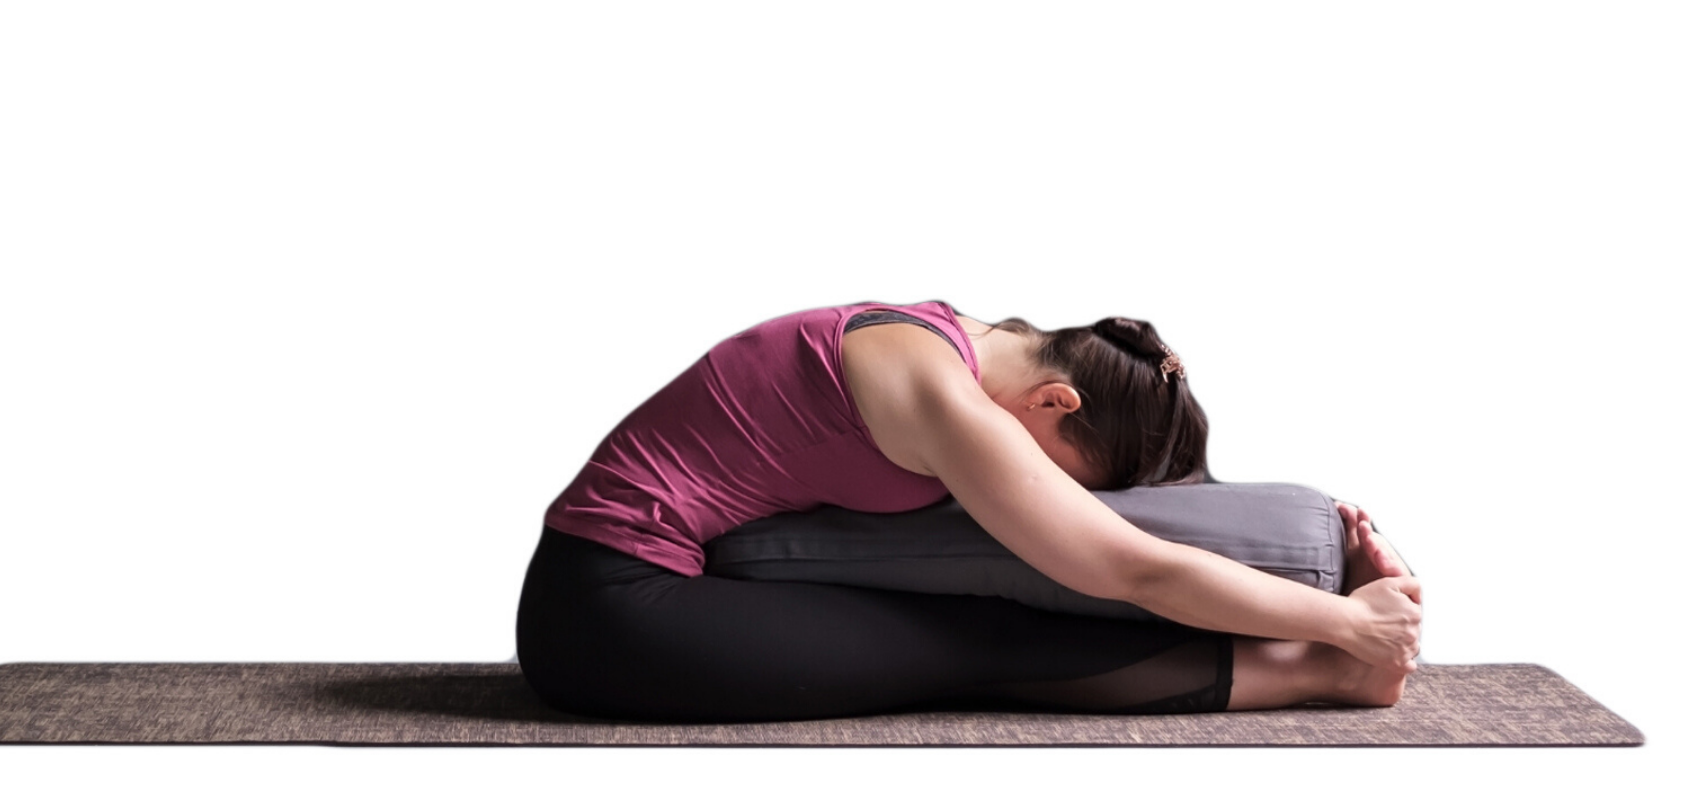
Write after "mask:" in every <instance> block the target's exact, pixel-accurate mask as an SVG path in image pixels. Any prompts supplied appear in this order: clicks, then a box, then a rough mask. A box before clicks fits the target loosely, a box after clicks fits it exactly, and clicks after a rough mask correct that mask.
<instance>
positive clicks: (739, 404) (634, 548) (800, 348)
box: [544, 300, 980, 576]
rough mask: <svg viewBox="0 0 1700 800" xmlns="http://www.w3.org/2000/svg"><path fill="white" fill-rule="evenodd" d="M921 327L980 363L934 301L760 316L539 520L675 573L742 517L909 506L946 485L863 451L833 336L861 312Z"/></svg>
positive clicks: (867, 447) (606, 450) (640, 415)
mask: <svg viewBox="0 0 1700 800" xmlns="http://www.w3.org/2000/svg"><path fill="white" fill-rule="evenodd" d="M882 309H883V310H894V311H900V312H902V313H905V314H909V315H912V316H915V317H918V318H920V319H923V320H926V321H927V322H929V323H932V324H933V325H934V326H936V327H937V328H938V329H939V330H940V331H942V332H943V333H944V334H945V336H946V337H947V338H949V339H950V341H951V344H953V345H955V346H956V349H957V352H958V353H960V354H961V355H962V357H963V360H964V361H965V362H966V363H967V365H968V369H969V370H970V371H971V372H972V373H973V375H974V380H976V381H978V380H980V362H979V359H978V358H977V357H976V356H975V355H974V347H973V346H972V345H971V344H969V342H968V335H967V333H966V332H964V331H963V329H962V326H961V324H959V323H958V322H957V321H956V316H955V310H954V309H953V308H951V306H950V305H949V304H947V303H945V302H943V301H939V300H932V301H928V302H924V303H916V304H913V305H890V304H885V303H873V302H867V303H857V304H854V305H848V306H836V307H832V308H816V309H811V310H808V311H801V312H797V313H794V314H788V315H786V316H783V317H778V318H775V319H771V320H768V321H767V322H763V323H761V324H759V325H756V326H755V327H753V328H750V329H748V330H745V331H744V332H742V333H739V334H737V335H735V336H733V337H731V338H729V339H727V340H725V341H723V342H721V343H719V344H717V345H715V346H714V347H713V348H712V349H710V350H709V351H708V353H707V354H706V355H704V356H703V357H702V358H700V359H698V360H697V362H696V363H694V364H692V365H691V366H690V367H689V368H688V369H686V370H685V371H684V372H683V373H682V374H680V375H679V376H678V377H677V378H674V379H673V381H672V382H671V383H669V384H667V385H666V386H665V387H663V388H662V389H661V391H659V392H656V393H655V395H654V396H653V397H651V398H649V399H648V400H646V401H644V402H643V404H642V405H640V406H638V407H637V409H636V410H634V411H633V412H631V413H630V414H628V415H627V416H626V418H625V419H623V420H621V421H620V424H619V425H617V426H615V428H614V430H613V432H611V433H609V434H608V436H607V438H605V439H603V440H602V443H601V444H600V445H598V446H597V448H596V451H595V452H594V453H593V454H592V455H591V457H590V463H588V464H586V465H585V466H584V469H582V470H581V471H580V472H579V474H578V477H576V478H574V479H573V482H572V483H571V484H569V485H568V486H567V488H566V489H565V490H563V491H562V492H561V494H560V496H559V497H557V498H556V499H555V501H554V502H553V503H551V504H550V506H549V510H548V512H547V513H546V514H545V515H544V523H545V524H546V525H547V526H548V527H551V528H554V529H556V530H559V531H564V532H566V533H570V534H574V535H577V536H582V537H584V538H586V539H590V540H592V541H595V542H600V543H602V544H604V545H607V546H609V547H612V548H614V549H615V550H619V551H621V552H624V553H627V554H629V555H632V556H635V557H637V558H640V559H643V560H645V561H648V562H650V563H652V564H656V565H659V566H662V567H666V568H668V569H670V570H673V571H675V572H679V573H682V574H684V575H690V576H695V575H701V574H702V567H703V550H702V545H703V543H704V542H707V541H708V540H710V539H713V538H714V537H716V536H719V535H720V534H722V533H725V532H726V531H729V530H731V529H732V528H735V527H737V526H739V525H742V524H743V523H745V522H749V521H750V520H754V519H760V518H762V517H767V516H772V515H774V514H778V513H780V512H784V511H804V510H808V509H810V508H814V507H816V506H819V505H822V504H832V505H837V506H843V507H845V508H849V509H854V510H857V511H872V512H894V511H908V510H911V509H916V508H920V507H922V506H926V505H930V504H932V503H936V502H938V501H940V500H943V499H944V498H945V497H947V496H948V495H949V494H950V493H949V492H948V491H947V490H946V489H945V487H944V482H942V481H940V480H939V479H937V478H933V477H928V476H926V475H920V474H917V473H914V472H910V471H908V470H906V469H904V468H902V467H899V466H897V465H896V464H894V463H892V462H891V460H890V459H887V458H886V457H885V455H884V454H882V453H880V451H879V448H878V447H876V446H875V445H874V440H873V437H872V435H871V434H869V433H868V428H867V426H866V425H865V424H863V422H862V415H861V413H860V412H858V411H857V410H856V404H855V403H854V402H853V401H852V400H851V396H850V389H849V387H848V386H846V385H845V382H844V370H843V366H842V363H841V361H840V350H839V344H840V342H841V340H842V338H843V335H844V325H845V322H846V321H847V320H849V318H850V317H851V316H852V315H854V314H856V313H857V312H860V311H870V310H882Z"/></svg>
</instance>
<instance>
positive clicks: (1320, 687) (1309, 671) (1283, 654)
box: [1228, 638, 1410, 711]
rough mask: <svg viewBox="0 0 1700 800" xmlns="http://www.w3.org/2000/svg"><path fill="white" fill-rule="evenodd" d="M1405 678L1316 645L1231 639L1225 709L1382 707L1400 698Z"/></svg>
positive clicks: (1330, 647) (1403, 690)
mask: <svg viewBox="0 0 1700 800" xmlns="http://www.w3.org/2000/svg"><path fill="white" fill-rule="evenodd" d="M1409 674H1410V673H1409V672H1407V671H1405V670H1393V669H1381V668H1377V667H1372V666H1370V665H1369V664H1366V663H1364V662H1362V661H1359V660H1358V659H1357V658H1355V657H1353V656H1352V654H1350V653H1348V652H1346V651H1344V650H1341V649H1340V648H1338V647H1334V646H1332V645H1326V644H1322V643H1321V642H1288V641H1278V640H1274V639H1253V638H1236V639H1235V640H1234V688H1233V689H1232V690H1231V691H1230V692H1229V696H1228V710H1230V711H1249V710H1253V709H1263V708H1287V707H1289V706H1295V705H1300V704H1303V703H1332V704H1335V705H1345V706H1373V707H1386V706H1391V705H1393V704H1394V703H1397V702H1399V698H1400V697H1402V696H1403V695H1404V693H1405V677H1406V676H1407V675H1409Z"/></svg>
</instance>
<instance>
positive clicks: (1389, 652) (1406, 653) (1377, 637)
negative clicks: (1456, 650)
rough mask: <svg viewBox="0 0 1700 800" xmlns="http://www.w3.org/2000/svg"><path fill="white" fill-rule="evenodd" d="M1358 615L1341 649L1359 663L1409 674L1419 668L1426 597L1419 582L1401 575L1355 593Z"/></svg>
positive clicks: (1363, 587) (1380, 581) (1361, 588)
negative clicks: (1418, 654) (1424, 598)
mask: <svg viewBox="0 0 1700 800" xmlns="http://www.w3.org/2000/svg"><path fill="white" fill-rule="evenodd" d="M1350 599H1351V600H1352V601H1354V603H1357V604H1358V614H1357V616H1356V617H1355V618H1354V620H1353V624H1352V626H1351V631H1349V632H1348V634H1347V636H1346V638H1345V640H1344V641H1341V642H1337V643H1336V644H1337V645H1339V647H1340V649H1342V650H1345V651H1346V652H1348V653H1351V654H1352V655H1354V656H1356V657H1357V658H1358V659H1359V660H1360V661H1364V662H1366V663H1369V664H1372V665H1374V666H1377V667H1383V668H1386V669H1399V670H1404V671H1405V672H1406V673H1409V672H1411V671H1413V670H1415V669H1416V668H1417V661H1416V659H1417V652H1418V650H1419V648H1420V646H1421V640H1422V621H1423V609H1422V602H1423V593H1422V586H1421V585H1420V584H1418V583H1417V579H1416V578H1413V577H1411V576H1409V575H1398V576H1393V577H1389V578H1381V579H1379V580H1375V581H1371V582H1370V583H1368V584H1365V585H1364V586H1362V587H1360V588H1359V589H1358V590H1357V591H1355V592H1352V594H1351V598H1350Z"/></svg>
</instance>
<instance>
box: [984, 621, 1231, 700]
mask: <svg viewBox="0 0 1700 800" xmlns="http://www.w3.org/2000/svg"><path fill="white" fill-rule="evenodd" d="M1233 669H1234V647H1233V640H1232V639H1231V638H1229V637H1226V636H1213V637H1209V638H1204V639H1196V640H1193V641H1191V642H1187V643H1185V644H1178V645H1175V646H1174V647H1171V648H1169V649H1168V650H1166V651H1164V652H1162V653H1159V654H1157V655H1155V656H1152V657H1150V658H1147V659H1145V660H1143V661H1139V662H1137V663H1133V664H1129V665H1127V666H1125V667H1121V668H1118V669H1114V670H1111V671H1109V672H1105V673H1103V674H1100V675H1094V676H1092V677H1089V678H1077V679H1075V680H1061V681H1036V682H1029V683H1011V684H1004V685H1002V686H995V687H991V688H990V689H989V690H988V691H989V694H990V695H992V696H995V697H1002V698H1006V699H1010V700H1017V701H1020V702H1023V703H1028V704H1032V705H1036V706H1041V707H1046V708H1056V709H1068V710H1071V711H1093V712H1098V713H1105V714H1188V713H1195V712H1200V711H1220V710H1222V709H1224V708H1227V705H1228V693H1229V690H1230V687H1231V686H1232V684H1233V680H1232V677H1233Z"/></svg>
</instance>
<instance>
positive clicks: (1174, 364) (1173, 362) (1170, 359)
mask: <svg viewBox="0 0 1700 800" xmlns="http://www.w3.org/2000/svg"><path fill="white" fill-rule="evenodd" d="M1160 346H1161V347H1162V348H1163V363H1162V366H1161V368H1162V370H1163V382H1164V383H1168V382H1169V373H1171V372H1173V373H1175V377H1177V378H1182V379H1184V378H1186V366H1185V365H1183V364H1181V357H1180V356H1177V355H1175V351H1173V350H1170V349H1169V346H1168V345H1166V344H1165V345H1160Z"/></svg>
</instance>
